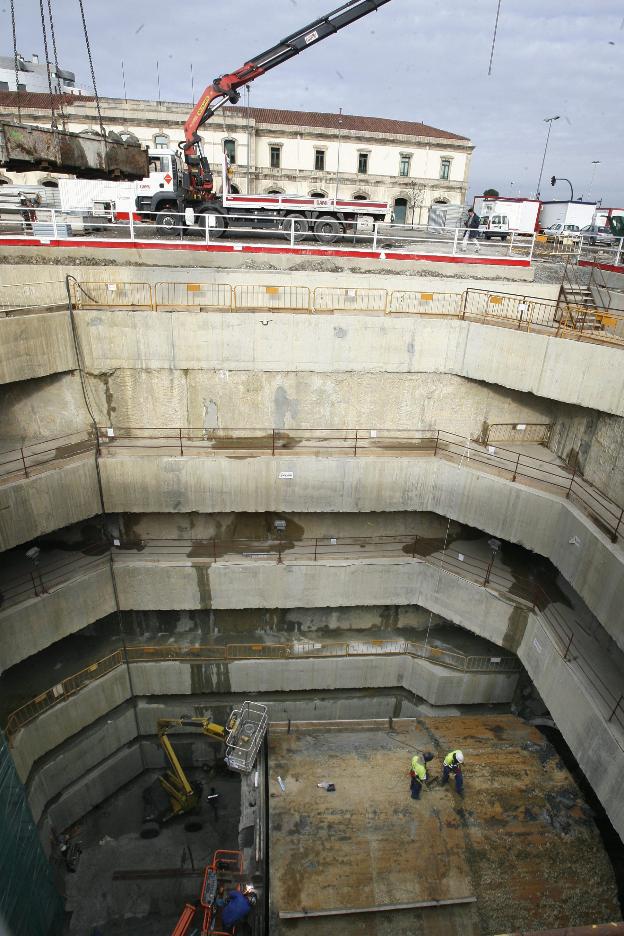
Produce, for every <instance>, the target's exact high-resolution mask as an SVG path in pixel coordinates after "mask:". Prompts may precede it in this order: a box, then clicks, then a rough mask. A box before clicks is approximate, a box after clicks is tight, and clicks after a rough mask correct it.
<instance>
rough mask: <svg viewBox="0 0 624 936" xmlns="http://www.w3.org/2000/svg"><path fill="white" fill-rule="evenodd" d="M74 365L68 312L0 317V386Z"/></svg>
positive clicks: (73, 349) (70, 367) (74, 359)
mask: <svg viewBox="0 0 624 936" xmlns="http://www.w3.org/2000/svg"><path fill="white" fill-rule="evenodd" d="M0 298H1V297H0ZM76 366H77V363H76V351H75V347H74V340H73V337H72V330H71V323H70V320H69V314H68V312H66V311H65V312H46V313H44V314H41V315H28V316H19V317H16V318H0V384H5V383H10V382H13V381H18V380H30V379H32V378H33V377H44V376H46V375H48V374H58V373H61V372H63V371H69V370H73V369H74V368H75V367H76Z"/></svg>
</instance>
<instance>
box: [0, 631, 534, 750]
mask: <svg viewBox="0 0 624 936" xmlns="http://www.w3.org/2000/svg"><path fill="white" fill-rule="evenodd" d="M392 655H395V656H396V655H401V656H415V657H418V658H420V659H427V660H429V661H431V662H433V663H438V664H440V665H441V666H446V667H448V668H450V669H455V670H459V671H461V672H463V673H482V672H500V673H515V672H519V671H520V669H521V667H520V665H519V663H518V661H517V659H516V658H515V657H513V656H510V655H509V654H504V653H503V654H501V655H500V656H499V655H496V656H491V657H486V656H483V655H479V656H471V655H467V654H464V653H461V652H460V651H455V650H446V649H441V648H438V647H432V646H431V645H425V644H420V643H415V642H413V641H408V640H371V641H356V642H353V643H345V642H343V641H336V642H331V641H328V642H327V643H313V642H307V643H301V644H296V643H293V644H258V643H256V644H223V645H216V644H205V645H198V646H193V647H186V646H166V647H162V646H130V647H125V648H119V649H118V650H115V651H114V652H113V653H110V654H108V656H106V657H104V658H102V659H100V660H97V661H96V662H95V663H92V664H90V665H89V666H87V667H85V668H84V669H82V670H80V671H79V672H78V673H75V674H74V675H72V676H68V677H67V678H65V679H63V680H61V681H60V682H59V683H57V684H56V685H55V686H52V687H50V688H49V689H46V690H45V691H44V692H42V693H41V694H40V695H38V696H36V697H35V698H34V699H31V700H30V701H29V702H27V703H26V704H25V705H22V706H20V708H18V709H16V710H15V711H14V712H12V713H11V714H10V715H9V717H8V719H7V724H6V728H5V731H6V734H7V737H8V738H9V741H11V740H12V739H13V738H14V737H15V735H16V734H17V732H18V731H20V730H21V729H22V728H24V727H25V726H26V725H28V724H29V723H30V722H32V721H33V720H34V719H36V718H37V717H39V716H40V715H42V714H43V713H44V712H46V711H49V709H51V708H53V707H54V706H56V705H58V704H59V703H60V702H64V701H66V700H67V699H69V698H71V696H73V695H75V693H76V692H78V690H79V689H82V688H84V687H86V686H87V685H89V684H91V683H93V682H95V681H97V680H98V679H101V678H102V676H106V675H107V674H109V673H111V672H113V670H115V669H117V668H118V667H119V666H122V665H129V664H138V663H158V662H176V663H194V662H200V663H201V662H214V661H221V662H229V663H234V662H236V661H240V660H263V661H265V662H268V661H271V660H282V661H283V660H302V659H315V658H319V657H320V658H327V657H340V658H344V657H349V656H357V657H362V656H392Z"/></svg>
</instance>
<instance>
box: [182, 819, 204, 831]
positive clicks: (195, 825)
mask: <svg viewBox="0 0 624 936" xmlns="http://www.w3.org/2000/svg"><path fill="white" fill-rule="evenodd" d="M203 827H204V824H203V822H202V821H201V819H187V820H186V822H185V823H184V831H185V832H201V830H202V829H203Z"/></svg>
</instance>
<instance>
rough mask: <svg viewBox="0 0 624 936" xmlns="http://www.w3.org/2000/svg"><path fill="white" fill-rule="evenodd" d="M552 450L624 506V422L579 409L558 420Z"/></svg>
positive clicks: (551, 442) (551, 445)
mask: <svg viewBox="0 0 624 936" xmlns="http://www.w3.org/2000/svg"><path fill="white" fill-rule="evenodd" d="M549 448H551V449H552V451H553V452H556V453H557V455H559V456H560V457H561V458H563V459H564V460H565V461H567V462H568V464H570V465H578V467H579V470H580V471H581V472H582V473H583V476H584V477H585V478H587V480H588V481H589V482H590V483H591V484H594V485H595V486H596V487H597V488H598V490H600V491H604V492H605V494H608V496H609V497H610V498H611V499H612V500H614V501H615V502H616V504H622V505H623V506H624V419H622V418H621V417H620V416H605V415H603V414H601V413H597V412H595V411H594V410H590V411H588V410H583V409H577V408H575V409H574V410H572V411H571V412H570V413H567V414H566V415H565V416H564V415H563V414H561V415H560V416H559V417H558V418H557V419H556V420H555V423H554V426H553V431H552V435H551V438H550V442H549Z"/></svg>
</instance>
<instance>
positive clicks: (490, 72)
mask: <svg viewBox="0 0 624 936" xmlns="http://www.w3.org/2000/svg"><path fill="white" fill-rule="evenodd" d="M501 3H502V0H498V7H497V8H496V22H495V23H494V35H493V36H492V48H491V50H490V67H489V68H488V75H491V74H492V60H493V59H494V46H495V45H496V33H497V32H498V17H499V16H500V8H501Z"/></svg>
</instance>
